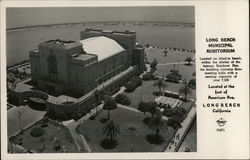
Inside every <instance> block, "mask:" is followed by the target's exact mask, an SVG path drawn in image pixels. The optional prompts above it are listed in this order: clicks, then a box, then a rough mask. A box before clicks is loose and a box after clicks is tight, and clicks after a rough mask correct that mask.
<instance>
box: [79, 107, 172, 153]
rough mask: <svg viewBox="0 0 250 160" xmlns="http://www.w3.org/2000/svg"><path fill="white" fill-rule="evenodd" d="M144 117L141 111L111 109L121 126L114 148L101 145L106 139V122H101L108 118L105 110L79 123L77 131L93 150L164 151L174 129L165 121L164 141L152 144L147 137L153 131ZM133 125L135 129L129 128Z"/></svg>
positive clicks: (113, 117)
mask: <svg viewBox="0 0 250 160" xmlns="http://www.w3.org/2000/svg"><path fill="white" fill-rule="evenodd" d="M144 117H145V116H144V115H143V114H141V113H138V112H135V111H130V110H127V109H123V108H116V109H115V110H113V111H111V119H113V120H114V121H115V122H116V123H118V124H119V126H120V134H119V135H118V137H117V141H118V145H117V146H116V148H113V149H104V148H103V147H102V146H101V145H100V143H101V141H102V140H103V139H105V135H103V134H102V128H103V126H104V124H103V123H101V122H100V119H102V118H107V111H105V110H103V111H102V112H101V113H100V114H99V115H98V116H97V117H96V119H95V120H87V121H86V122H84V123H82V124H81V125H79V126H78V128H77V132H78V133H80V134H82V135H83V136H84V137H85V138H86V140H87V142H88V144H89V146H90V148H91V150H92V152H162V150H163V149H164V148H165V146H166V145H167V143H168V141H169V139H170V138H171V137H172V136H173V134H174V130H173V129H172V128H171V127H168V126H167V124H166V121H164V123H165V125H164V127H163V128H162V129H161V132H160V134H161V135H162V136H163V139H164V141H163V143H162V144H158V145H156V144H150V143H149V142H148V141H147V140H146V138H145V137H146V135H148V134H151V133H152V131H151V130H150V129H149V128H148V126H147V125H145V124H144V123H143V122H142V120H143V118H144ZM131 127H133V128H134V130H133V131H131V130H129V128H131Z"/></svg>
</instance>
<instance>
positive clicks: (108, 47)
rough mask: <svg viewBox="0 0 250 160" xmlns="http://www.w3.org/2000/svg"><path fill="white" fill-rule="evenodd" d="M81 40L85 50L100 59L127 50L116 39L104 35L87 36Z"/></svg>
mask: <svg viewBox="0 0 250 160" xmlns="http://www.w3.org/2000/svg"><path fill="white" fill-rule="evenodd" d="M80 42H81V43H82V47H83V50H84V51H85V52H86V53H90V54H95V55H97V56H98V60H99V61H101V60H103V59H105V58H107V57H110V56H112V55H114V54H117V53H119V52H122V51H124V50H125V49H124V48H123V47H122V46H120V45H119V44H118V43H117V42H116V41H115V40H113V39H110V38H107V37H104V36H98V37H92V38H87V39H84V40H81V41H80Z"/></svg>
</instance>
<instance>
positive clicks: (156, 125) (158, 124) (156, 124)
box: [148, 114, 164, 138]
mask: <svg viewBox="0 0 250 160" xmlns="http://www.w3.org/2000/svg"><path fill="white" fill-rule="evenodd" d="M163 124H164V123H163V120H162V115H161V114H156V116H154V117H152V118H150V121H149V124H148V126H149V128H151V129H152V131H153V132H155V138H158V137H159V133H160V129H161V128H162V127H163Z"/></svg>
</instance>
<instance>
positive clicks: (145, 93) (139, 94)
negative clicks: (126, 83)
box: [125, 81, 158, 108]
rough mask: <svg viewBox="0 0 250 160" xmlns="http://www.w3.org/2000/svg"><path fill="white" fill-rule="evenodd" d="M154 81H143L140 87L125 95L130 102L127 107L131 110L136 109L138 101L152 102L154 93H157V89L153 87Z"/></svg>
mask: <svg viewBox="0 0 250 160" xmlns="http://www.w3.org/2000/svg"><path fill="white" fill-rule="evenodd" d="M153 83H154V81H143V82H142V85H141V86H139V87H137V88H136V89H135V90H134V91H133V92H131V93H126V92H125V94H126V95H127V96H128V98H129V99H130V100H131V104H130V105H129V106H130V107H132V108H138V104H139V103H140V101H141V100H142V101H146V102H149V101H154V100H155V98H156V96H155V95H153V92H154V91H157V90H158V88H157V87H153Z"/></svg>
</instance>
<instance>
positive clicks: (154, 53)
mask: <svg viewBox="0 0 250 160" xmlns="http://www.w3.org/2000/svg"><path fill="white" fill-rule="evenodd" d="M194 56H195V53H193V52H186V51H173V50H168V53H167V56H166V57H165V55H164V50H163V49H158V48H151V49H148V50H147V58H148V61H149V62H153V60H154V59H155V58H156V59H157V61H158V63H159V64H165V63H175V62H184V61H185V59H186V58H187V57H192V58H193V57H194Z"/></svg>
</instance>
